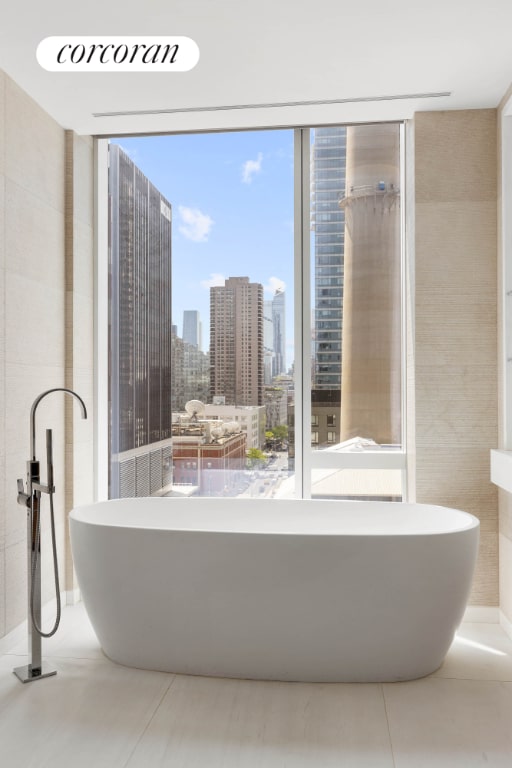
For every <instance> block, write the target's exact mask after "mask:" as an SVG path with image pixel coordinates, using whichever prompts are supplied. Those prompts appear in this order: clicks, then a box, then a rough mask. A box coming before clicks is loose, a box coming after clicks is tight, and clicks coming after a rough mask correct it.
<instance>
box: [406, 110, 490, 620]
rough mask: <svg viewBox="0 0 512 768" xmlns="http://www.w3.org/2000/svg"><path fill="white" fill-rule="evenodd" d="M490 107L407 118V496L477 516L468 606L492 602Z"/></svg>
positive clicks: (422, 114)
mask: <svg viewBox="0 0 512 768" xmlns="http://www.w3.org/2000/svg"><path fill="white" fill-rule="evenodd" d="M496 120H497V114H496V110H469V111H454V112H425V113H418V114H416V115H415V121H414V122H415V136H414V141H415V186H416V191H415V200H416V205H415V227H416V233H415V252H416V258H415V281H416V297H415V304H416V307H415V412H416V416H415V432H416V434H415V440H416V478H415V479H416V496H417V500H418V501H425V502H431V503H435V504H443V505H447V506H454V507H458V508H461V509H465V510H467V511H468V512H471V513H473V514H475V515H476V516H477V517H478V518H479V519H480V521H481V544H480V555H479V560H478V565H477V572H476V576H475V579H474V583H473V589H472V593H471V598H470V603H471V604H473V605H486V606H493V605H498V500H497V489H496V488H495V486H493V485H492V484H491V482H490V470H489V452H490V449H491V448H493V447H495V446H496V445H497V429H498V425H497V291H496V277H497V275H496V269H497V267H496V250H497V224H496V216H497V177H496V168H497V164H496V162H497V134H496Z"/></svg>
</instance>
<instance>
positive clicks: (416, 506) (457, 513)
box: [69, 496, 480, 538]
mask: <svg viewBox="0 0 512 768" xmlns="http://www.w3.org/2000/svg"><path fill="white" fill-rule="evenodd" d="M240 501H244V502H245V504H244V505H243V507H244V511H243V512H242V513H241V512H240V510H238V511H236V512H235V513H234V512H233V510H230V514H231V515H233V517H232V520H233V521H235V525H232V526H231V527H229V526H228V524H227V523H225V521H223V520H219V518H218V517H217V516H215V517H214V518H213V519H212V521H211V524H210V525H209V526H208V525H195V526H193V525H190V524H189V525H176V524H174V525H163V524H161V525H159V524H155V523H154V524H152V525H148V519H147V517H146V519H144V517H143V516H144V514H145V513H141V515H142V517H141V521H140V523H139V522H133V521H130V522H127V521H126V520H122V519H121V520H115V519H113V516H112V515H111V514H110V515H105V518H104V519H101V518H98V514H99V510H100V509H106V508H108V509H109V510H110V512H112V510H113V509H115V507H123V506H130V507H131V506H132V505H133V504H136V505H137V506H141V507H143V506H144V504H148V503H149V504H150V505H151V506H154V507H155V508H159V507H160V508H161V507H163V505H164V504H165V503H167V504H169V502H171V503H178V502H179V503H180V506H181V505H183V504H187V505H188V504H193V505H194V508H195V509H194V510H192V511H191V510H187V517H190V515H191V514H194V511H197V506H198V505H199V504H206V505H210V504H212V502H213V505H215V506H218V507H219V508H220V509H222V507H225V506H226V505H227V506H228V507H229V506H230V505H231V506H233V507H234V506H235V505H236V504H239V503H240ZM304 502H306V503H307V502H309V503H310V504H314V505H317V504H318V505H322V506H323V505H328V506H329V507H331V509H333V508H334V505H336V507H337V508H339V507H340V505H342V506H344V507H345V511H348V510H350V508H355V509H357V508H358V507H359V510H358V511H360V510H361V508H364V506H370V507H374V508H375V507H376V506H377V507H379V508H382V510H383V511H384V508H385V511H386V512H388V511H390V512H392V511H393V510H395V511H397V509H401V510H404V508H405V507H407V508H409V509H410V511H411V512H412V511H413V510H415V511H418V512H419V511H426V510H431V511H432V510H434V511H435V512H436V513H437V514H438V515H439V514H441V515H443V523H445V527H440V528H439V529H430V530H429V529H422V528H421V527H419V528H418V529H415V528H413V527H411V528H408V529H407V530H400V529H399V528H397V527H396V524H395V525H392V524H391V525H389V527H388V526H384V528H382V529H375V527H372V526H368V528H367V529H366V530H361V529H356V530H350V529H349V528H343V529H340V530H329V529H323V528H322V527H318V528H315V529H307V530H300V529H299V530H290V529H282V530H279V529H277V530H276V529H272V528H271V526H269V527H268V528H266V529H263V530H254V529H251V528H250V527H249V526H248V527H243V526H241V525H240V522H241V519H242V517H243V516H244V515H245V514H246V513H248V512H249V509H250V507H251V506H253V507H254V509H256V508H258V507H261V506H262V505H263V506H267V505H274V506H278V505H283V503H284V504H285V505H286V506H287V507H292V506H295V505H302V504H303V503H304ZM254 509H253V510H252V512H254ZM158 511H159V512H160V513H161V509H159V510H158ZM224 512H225V510H224ZM224 512H222V514H224ZM304 512H305V510H303V513H304ZM146 514H147V512H146ZM166 514H168V513H167V512H166ZM273 514H277V515H279V511H277V513H276V510H274V512H273ZM287 514H288V516H289V517H291V515H290V512H289V511H288V510H287ZM293 514H296V513H293ZM281 516H282V515H281ZM257 518H259V520H261V518H262V516H261V514H260V515H257ZM69 519H70V521H73V522H74V523H78V524H85V525H91V526H97V527H100V528H113V529H121V530H134V531H135V530H148V531H155V532H167V533H170V532H175V533H180V534H181V533H195V534H202V533H205V534H206V533H208V534H222V535H227V534H232V535H253V536H315V537H316V536H354V537H355V536H361V537H373V536H376V537H393V536H398V537H401V538H402V537H408V536H447V535H451V534H463V533H465V532H469V531H472V530H474V529H477V530H478V529H479V528H480V520H479V519H478V517H476V516H475V515H473V514H472V513H471V512H466V511H465V510H461V509H457V508H454V507H445V506H443V505H440V504H427V503H424V502H396V501H367V500H346V499H340V500H335V499H260V498H249V499H239V498H237V497H194V498H192V499H189V498H187V499H183V498H173V497H156V496H143V497H133V498H126V499H108V500H103V501H98V502H93V503H90V504H83V505H79V506H77V507H74V508H73V509H72V510H71V512H70V513H69ZM450 521H451V524H450ZM453 521H459V522H463V523H464V524H454V522H453ZM236 522H238V524H239V525H238V526H236ZM295 522H297V520H295ZM420 522H421V520H420Z"/></svg>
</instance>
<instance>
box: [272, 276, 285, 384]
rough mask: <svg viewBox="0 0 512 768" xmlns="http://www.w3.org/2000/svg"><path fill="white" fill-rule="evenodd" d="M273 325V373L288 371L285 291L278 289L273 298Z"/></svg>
mask: <svg viewBox="0 0 512 768" xmlns="http://www.w3.org/2000/svg"><path fill="white" fill-rule="evenodd" d="M272 327H273V341H274V344H273V346H274V355H273V360H272V375H273V376H279V375H280V374H281V373H286V316H285V293H284V290H283V289H281V288H280V289H278V290H277V291H276V292H275V294H274V298H273V299H272Z"/></svg>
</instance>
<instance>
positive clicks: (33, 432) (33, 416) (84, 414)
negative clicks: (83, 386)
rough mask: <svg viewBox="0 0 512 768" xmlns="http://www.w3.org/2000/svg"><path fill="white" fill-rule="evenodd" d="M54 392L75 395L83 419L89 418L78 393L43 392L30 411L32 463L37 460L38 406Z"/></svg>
mask: <svg viewBox="0 0 512 768" xmlns="http://www.w3.org/2000/svg"><path fill="white" fill-rule="evenodd" d="M52 392H67V394H68V395H73V397H76V399H77V400H78V402H79V403H80V406H81V408H82V419H86V418H87V408H86V407H85V403H84V401H83V400H82V398H81V397H80V395H77V393H76V392H73V390H72V389H66V387H55V388H54V389H47V390H46V392H43V393H42V394H40V395H39V396H38V397H36V399H35V400H34V402H33V403H32V408H31V409H30V455H31V457H32V461H35V460H36V410H37V406H38V405H39V403H40V402H41V400H42V399H43V397H46V395H49V394H51V393H52Z"/></svg>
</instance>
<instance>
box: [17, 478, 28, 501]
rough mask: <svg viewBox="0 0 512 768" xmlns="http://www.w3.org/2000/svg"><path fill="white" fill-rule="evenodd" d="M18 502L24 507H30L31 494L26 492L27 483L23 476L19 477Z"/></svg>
mask: <svg viewBox="0 0 512 768" xmlns="http://www.w3.org/2000/svg"><path fill="white" fill-rule="evenodd" d="M18 504H21V506H22V507H30V496H29V495H28V493H25V484H24V482H23V480H22V479H21V477H19V478H18Z"/></svg>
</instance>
